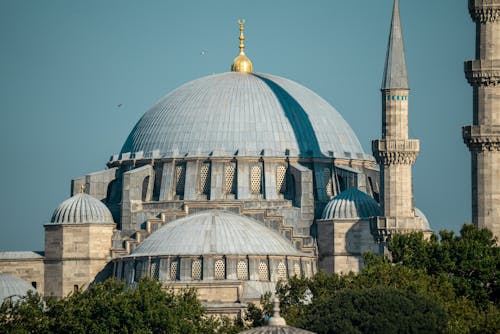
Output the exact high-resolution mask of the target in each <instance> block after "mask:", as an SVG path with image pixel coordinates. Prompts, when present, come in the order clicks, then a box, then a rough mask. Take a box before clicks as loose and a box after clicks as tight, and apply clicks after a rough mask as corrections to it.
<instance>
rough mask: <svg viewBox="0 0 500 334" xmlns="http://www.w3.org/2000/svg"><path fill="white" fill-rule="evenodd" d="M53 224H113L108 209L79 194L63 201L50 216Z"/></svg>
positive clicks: (100, 203)
mask: <svg viewBox="0 0 500 334" xmlns="http://www.w3.org/2000/svg"><path fill="white" fill-rule="evenodd" d="M50 222H51V223H54V224H88V223H92V224H114V221H113V216H112V215H111V212H110V211H109V209H108V208H107V207H106V205H104V204H103V203H102V202H101V201H99V200H98V199H96V198H94V197H92V196H90V195H87V194H85V193H79V194H76V195H74V196H73V197H71V198H69V199H67V200H65V201H64V202H62V203H61V204H59V206H58V207H57V209H56V210H55V211H54V213H53V214H52V219H51V220H50Z"/></svg>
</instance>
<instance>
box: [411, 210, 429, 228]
mask: <svg viewBox="0 0 500 334" xmlns="http://www.w3.org/2000/svg"><path fill="white" fill-rule="evenodd" d="M415 216H417V217H420V218H422V224H423V225H422V230H424V231H431V225H430V224H429V220H428V219H427V217H426V216H425V215H424V213H423V212H422V211H421V210H420V209H418V208H415Z"/></svg>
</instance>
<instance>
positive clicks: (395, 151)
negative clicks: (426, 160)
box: [372, 139, 420, 166]
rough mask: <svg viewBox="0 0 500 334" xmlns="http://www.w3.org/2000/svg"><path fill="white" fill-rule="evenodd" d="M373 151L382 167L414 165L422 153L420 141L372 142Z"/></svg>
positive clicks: (386, 140)
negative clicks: (420, 152)
mask: <svg viewBox="0 0 500 334" xmlns="http://www.w3.org/2000/svg"><path fill="white" fill-rule="evenodd" d="M372 151H373V155H374V156H375V159H376V160H377V162H378V163H379V164H380V165H384V166H387V165H395V164H396V165H413V164H414V163H415V160H416V159H417V156H418V153H419V151H420V142H419V140H418V139H406V140H400V139H392V140H389V139H382V140H374V141H372Z"/></svg>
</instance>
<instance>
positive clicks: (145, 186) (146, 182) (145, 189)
mask: <svg viewBox="0 0 500 334" xmlns="http://www.w3.org/2000/svg"><path fill="white" fill-rule="evenodd" d="M148 187H149V176H146V177H145V178H144V180H143V181H142V201H143V202H146V200H148V198H147V197H148Z"/></svg>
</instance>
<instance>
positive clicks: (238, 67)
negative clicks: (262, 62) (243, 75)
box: [231, 53, 253, 72]
mask: <svg viewBox="0 0 500 334" xmlns="http://www.w3.org/2000/svg"><path fill="white" fill-rule="evenodd" d="M231 71H233V72H252V71H253V65H252V62H251V61H250V59H248V57H247V56H246V55H245V54H244V53H240V54H239V55H238V56H237V57H236V58H234V60H233V64H232V65H231Z"/></svg>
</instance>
